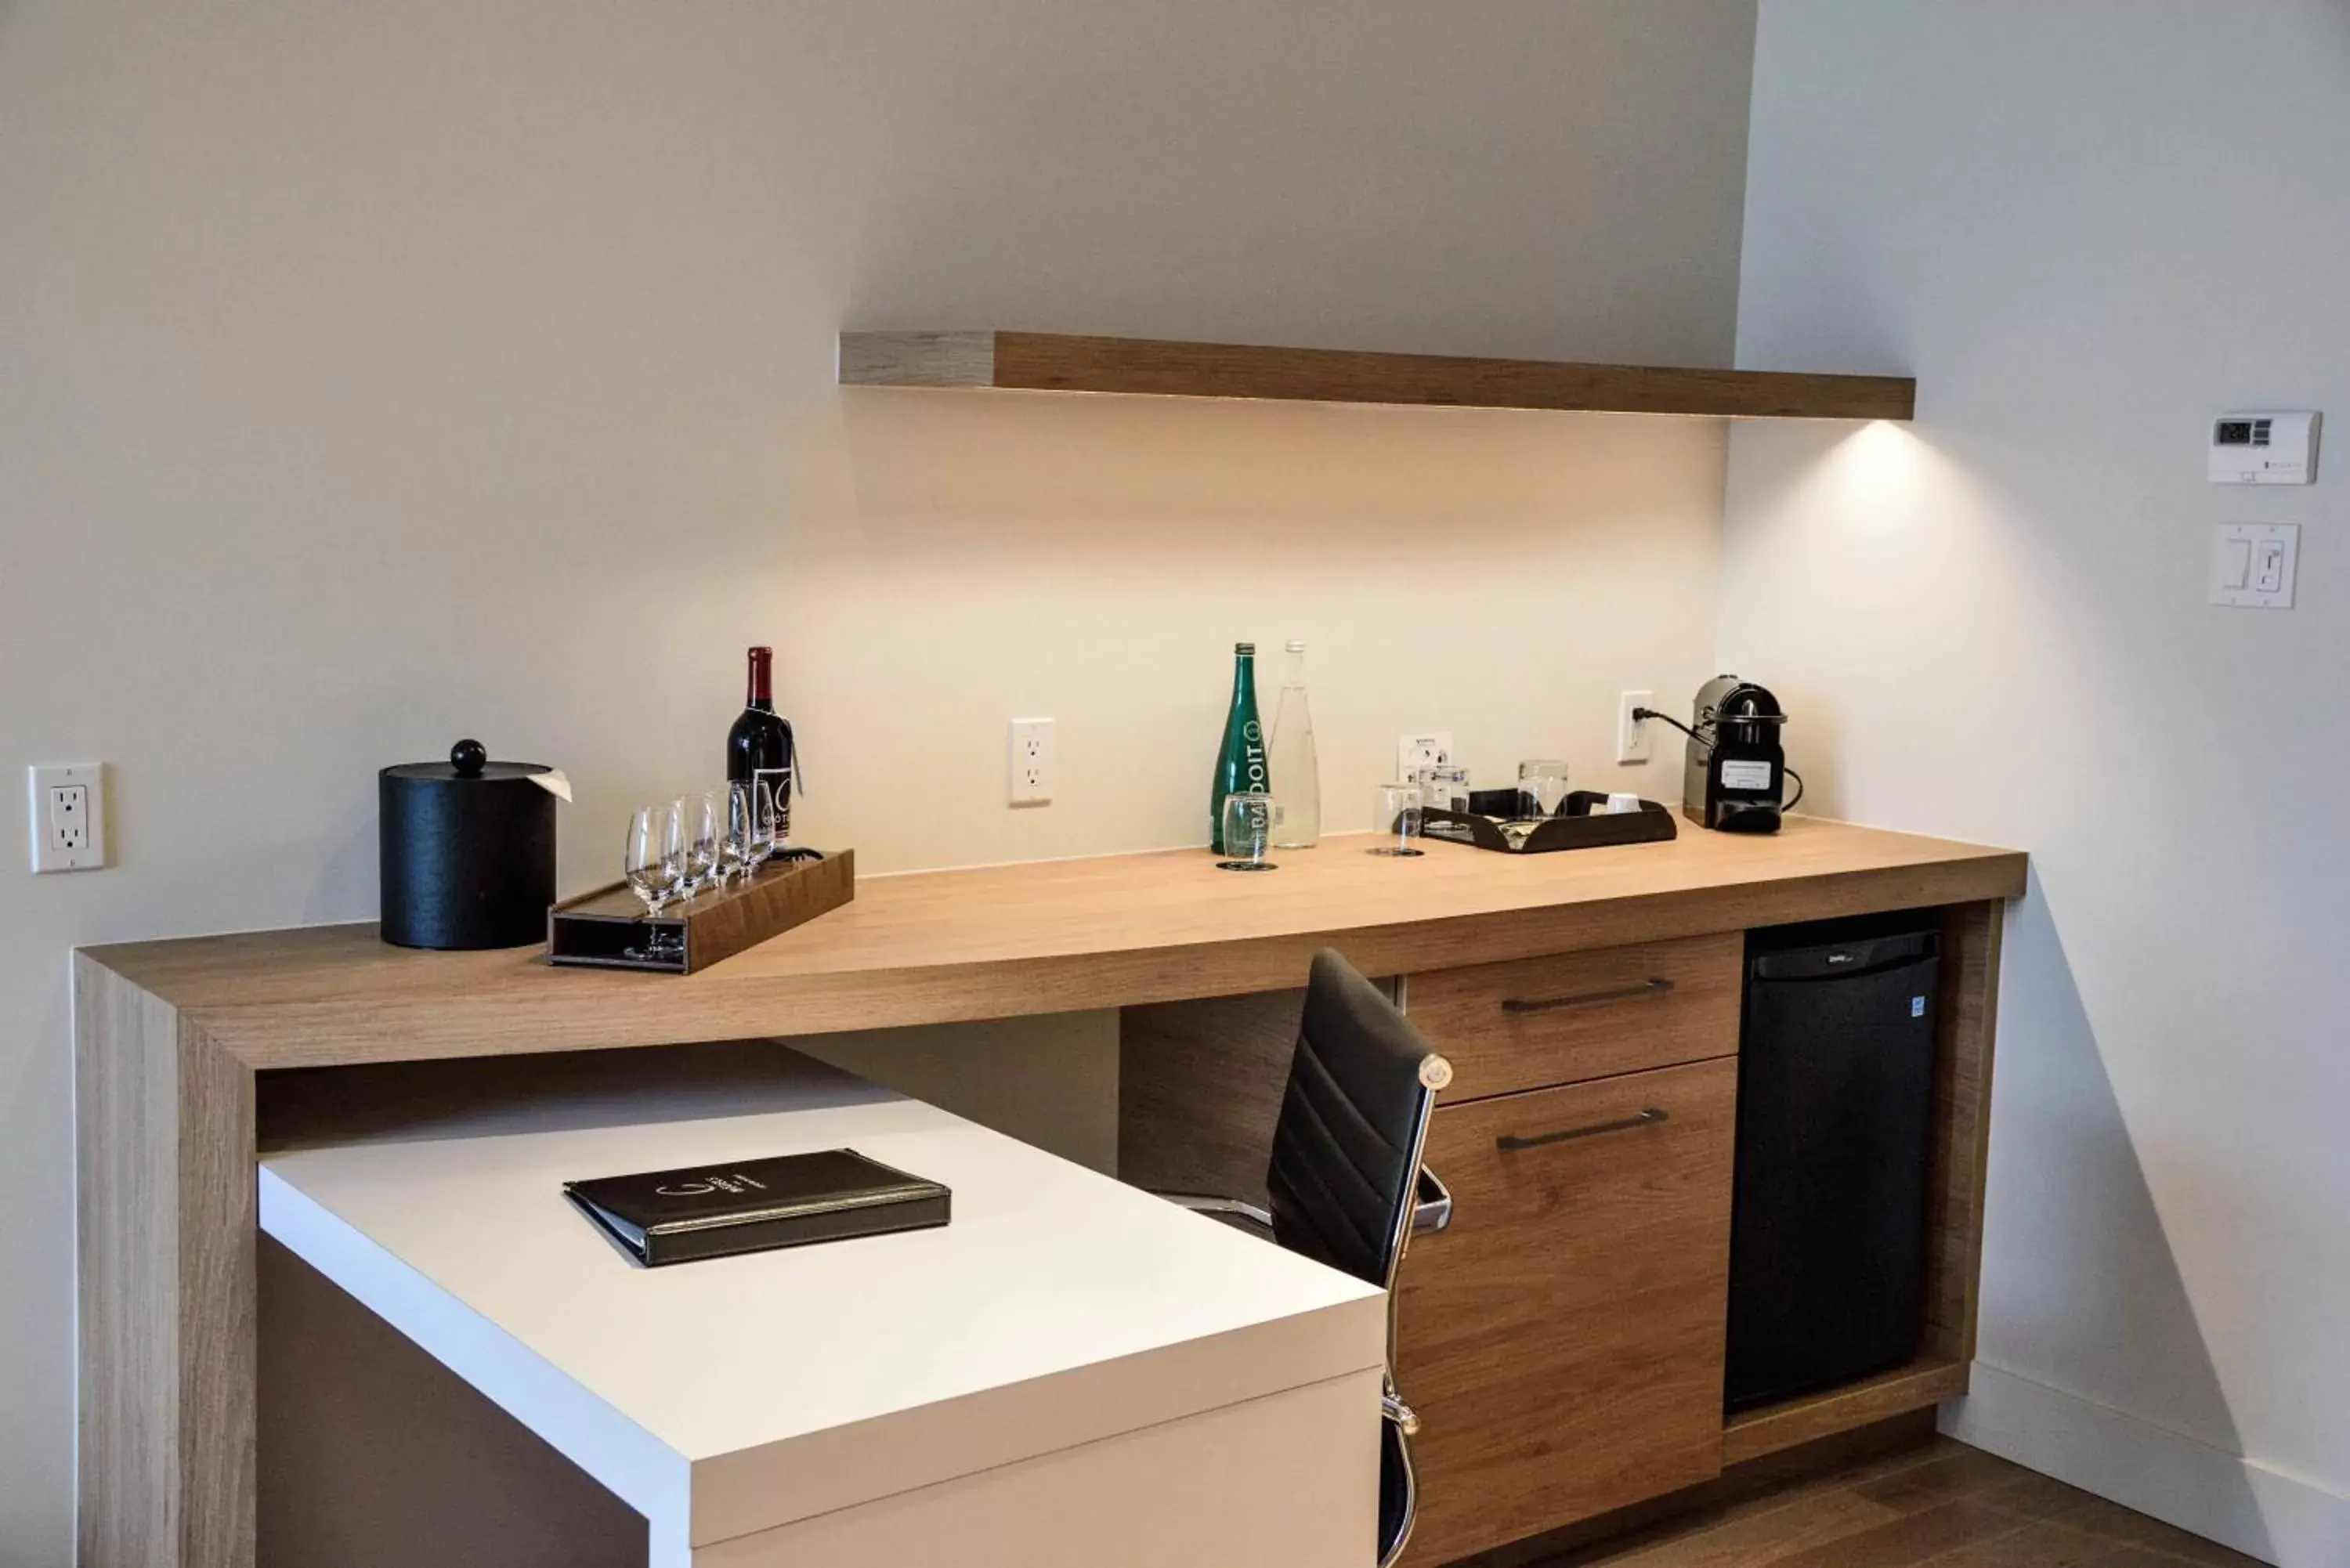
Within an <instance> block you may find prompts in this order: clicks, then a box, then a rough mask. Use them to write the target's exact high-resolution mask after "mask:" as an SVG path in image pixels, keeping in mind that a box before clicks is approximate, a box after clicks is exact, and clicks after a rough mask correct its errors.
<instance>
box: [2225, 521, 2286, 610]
mask: <svg viewBox="0 0 2350 1568" xmlns="http://www.w3.org/2000/svg"><path fill="white" fill-rule="evenodd" d="M2300 561H2301V524H2298V523H2222V524H2220V526H2219V527H2218V528H2217V529H2216V530H2214V531H2213V533H2212V535H2211V593H2210V597H2211V602H2212V603H2213V604H2215V605H2231V606H2235V607H2239V608H2243V609H2291V608H2292V607H2293V578H2294V576H2295V575H2296V573H2295V569H2296V568H2297V567H2298V566H2299V565H2300Z"/></svg>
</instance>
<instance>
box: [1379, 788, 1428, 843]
mask: <svg viewBox="0 0 2350 1568" xmlns="http://www.w3.org/2000/svg"><path fill="white" fill-rule="evenodd" d="M1371 831H1372V832H1373V833H1377V834H1382V835H1384V836H1386V842H1384V843H1380V844H1374V845H1373V846H1371V847H1370V848H1369V849H1368V850H1367V851H1365V853H1367V854H1370V855H1393V856H1397V857H1404V856H1411V855H1425V854H1426V853H1428V852H1427V851H1426V850H1424V849H1420V848H1419V847H1417V846H1415V845H1414V843H1413V840H1415V839H1417V838H1418V837H1419V785H1418V784H1381V785H1379V787H1378V794H1377V796H1376V798H1375V799H1374V800H1373V802H1372V804H1371Z"/></svg>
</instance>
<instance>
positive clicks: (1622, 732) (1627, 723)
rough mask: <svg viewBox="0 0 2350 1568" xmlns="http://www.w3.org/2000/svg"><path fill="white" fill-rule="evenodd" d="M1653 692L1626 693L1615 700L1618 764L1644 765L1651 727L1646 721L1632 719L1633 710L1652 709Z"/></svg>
mask: <svg viewBox="0 0 2350 1568" xmlns="http://www.w3.org/2000/svg"><path fill="white" fill-rule="evenodd" d="M1655 697H1656V693H1655V692H1653V691H1627V692H1625V693H1623V694H1622V695H1621V696H1619V697H1617V699H1616V760H1617V762H1619V763H1645V762H1647V761H1648V732H1649V730H1650V729H1652V728H1653V727H1654V726H1652V725H1651V724H1650V723H1649V722H1648V721H1647V720H1646V719H1635V718H1634V717H1632V710H1633V709H1635V708H1654V707H1655V706H1656V705H1657V704H1656V701H1655Z"/></svg>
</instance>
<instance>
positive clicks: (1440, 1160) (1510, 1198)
mask: <svg viewBox="0 0 2350 1568" xmlns="http://www.w3.org/2000/svg"><path fill="white" fill-rule="evenodd" d="M1737 1093H1738V1064H1737V1062H1736V1060H1735V1059H1729V1060H1722V1061H1715V1062H1700V1063H1697V1064H1691V1065H1689V1066H1682V1067H1669V1068H1665V1069H1663V1070H1661V1071H1659V1072H1651V1073H1637V1074H1631V1075H1626V1076H1622V1077H1616V1078H1608V1079H1606V1080H1603V1081H1601V1082H1598V1083H1593V1084H1576V1085H1568V1086H1566V1087H1563V1088H1555V1089H1544V1090H1540V1091H1537V1092H1535V1093H1533V1094H1524V1095H1512V1096H1506V1097H1503V1098H1499V1099H1490V1100H1482V1101H1478V1102H1475V1103H1473V1104H1470V1105H1453V1106H1442V1107H1440V1109H1438V1111H1437V1112H1436V1115H1435V1116H1434V1117H1433V1119H1432V1121H1431V1124H1430V1130H1429V1139H1428V1154H1427V1164H1428V1168H1430V1170H1432V1171H1434V1172H1435V1173H1436V1174H1437V1175H1438V1176H1439V1177H1440V1178H1442V1179H1443V1180H1444V1181H1445V1182H1446V1183H1447V1184H1448V1185H1449V1186H1450V1187H1451V1189H1452V1203H1453V1218H1452V1225H1451V1229H1450V1230H1447V1231H1438V1232H1431V1233H1430V1234H1428V1235H1423V1236H1419V1237H1418V1238H1416V1239H1415V1240H1414V1241H1413V1242H1412V1247H1411V1251H1410V1254H1409V1257H1408V1258H1406V1260H1405V1262H1404V1267H1403V1272H1402V1275H1401V1278H1400V1280H1399V1287H1398V1288H1399V1300H1398V1306H1397V1312H1398V1324H1397V1327H1398V1340H1397V1364H1398V1365H1397V1382H1398V1385H1399V1388H1400V1391H1401V1393H1402V1395H1403V1397H1404V1399H1405V1400H1406V1401H1407V1402H1408V1403H1409V1404H1410V1405H1411V1406H1413V1407H1415V1408H1416V1409H1418V1410H1419V1416H1420V1429H1419V1438H1417V1439H1416V1440H1415V1442H1414V1446H1413V1452H1414V1455H1415V1457H1416V1458H1417V1459H1419V1471H1420V1478H1419V1479H1420V1501H1419V1528H1418V1529H1417V1530H1416V1531H1415V1532H1413V1535H1412V1544H1411V1553H1410V1556H1409V1562H1410V1563H1412V1564H1413V1565H1414V1568H1419V1565H1422V1564H1434V1563H1449V1562H1451V1560H1452V1559H1454V1558H1456V1557H1461V1556H1464V1555H1466V1554H1468V1553H1471V1552H1481V1551H1483V1550H1485V1549H1486V1548H1488V1547H1492V1546H1497V1545H1500V1544H1502V1543H1503V1542H1510V1541H1517V1540H1522V1539H1523V1538H1525V1537H1527V1536H1530V1535H1534V1534H1538V1533H1540V1532H1544V1531H1546V1530H1553V1529H1556V1528H1558V1527H1559V1526H1561V1525H1565V1524H1571V1523H1574V1522H1575V1521H1578V1520H1583V1519H1587V1518H1589V1517H1591V1516H1592V1515H1593V1514H1596V1513H1601V1512H1604V1511H1607V1510H1609V1509H1613V1508H1619V1507H1622V1506H1624V1505H1625V1504H1627V1503H1632V1502H1637V1501H1640V1500H1641V1499H1643V1498H1648V1497H1654V1496H1657V1495H1659V1494H1660V1493H1662V1492H1666V1491H1669V1490H1674V1489H1676V1488H1679V1487H1683V1486H1689V1485H1692V1484H1694V1483H1696V1482H1698V1481H1701V1480H1707V1479H1709V1478H1710V1477H1711V1476H1713V1475H1715V1474H1717V1473H1719V1472H1720V1470H1721V1430H1722V1421H1721V1386H1722V1381H1721V1379H1722V1352H1723V1338H1724V1334H1725V1330H1726V1319H1727V1316H1728V1310H1729V1276H1730V1188H1731V1147H1732V1143H1733V1128H1734V1126H1735V1105H1736V1100H1737ZM1561 1135H1565V1136H1561Z"/></svg>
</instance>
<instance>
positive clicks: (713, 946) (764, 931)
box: [546, 849, 857, 974]
mask: <svg viewBox="0 0 2350 1568" xmlns="http://www.w3.org/2000/svg"><path fill="white" fill-rule="evenodd" d="M855 897H857V852H856V851H855V850H853V849H835V850H828V851H827V852H826V853H825V855H824V857H823V858H822V859H818V860H797V861H780V862H775V863H772V864H770V865H766V866H763V867H760V868H759V869H758V870H757V871H756V872H754V874H753V875H752V876H751V877H750V878H749V879H748V880H747V881H740V882H730V883H728V884H727V885H726V886H725V887H724V888H717V889H714V890H712V891H709V892H703V893H698V894H696V895H695V896H694V897H693V898H687V899H681V900H680V901H679V902H677V903H674V904H671V905H670V906H669V907H668V908H667V909H663V910H662V911H661V912H660V916H659V917H657V918H656V917H654V916H651V915H648V914H646V913H645V906H644V904H643V902H642V901H641V900H639V898H637V896H636V895H635V894H634V893H631V892H629V885H628V884H627V883H625V882H615V883H613V884H612V885H611V886H610V887H608V888H597V889H596V891H594V892H592V893H583V894H581V895H580V896H579V897H578V898H567V899H565V900H564V901H563V902H562V903H560V904H556V905H555V906H554V907H553V908H551V909H548V910H547V911H546V961H547V962H549V963H555V964H576V965H578V966H580V967H582V968H587V969H633V970H642V971H645V972H646V973H648V974H691V973H693V972H694V971H696V970H702V969H708V968H709V967H710V966H711V965H712V964H714V963H716V962H717V961H719V960H720V959H723V958H731V957H733V955H734V954H736V953H739V952H741V951H742V950H743V949H744V948H748V947H755V946H757V945H758V944H759V943H761V942H764V941H765V940H767V939H768V938H769V937H772V936H774V935H775V934H776V933H777V932H779V931H788V930H790V929H792V928H793V927H794V926H797V925H804V924H806V922H807V921H809V920H813V919H816V917H817V916H818V915H821V914H823V913H824V912H825V911H826V910H827V909H838V908H839V907H840V906H841V905H843V904H846V903H847V902H848V901H849V900H850V899H851V898H855ZM656 932H664V933H666V932H675V933H677V938H675V939H667V938H665V939H664V940H674V941H675V944H676V945H675V947H674V955H675V956H673V957H672V956H669V955H668V954H664V955H663V956H661V957H658V958H656V957H651V956H648V955H650V953H651V951H652V939H653V936H654V933H656Z"/></svg>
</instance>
